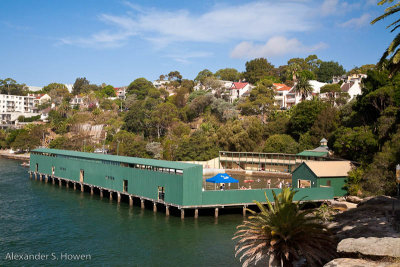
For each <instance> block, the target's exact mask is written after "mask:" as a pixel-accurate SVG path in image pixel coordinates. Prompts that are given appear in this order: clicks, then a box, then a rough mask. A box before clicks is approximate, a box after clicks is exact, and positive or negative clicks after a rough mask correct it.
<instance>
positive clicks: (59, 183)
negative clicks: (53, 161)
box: [58, 179, 62, 187]
mask: <svg viewBox="0 0 400 267" xmlns="http://www.w3.org/2000/svg"><path fill="white" fill-rule="evenodd" d="M58 186H59V187H61V186H62V181H61V179H58Z"/></svg>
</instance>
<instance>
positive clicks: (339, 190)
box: [317, 177, 347, 197]
mask: <svg viewBox="0 0 400 267" xmlns="http://www.w3.org/2000/svg"><path fill="white" fill-rule="evenodd" d="M328 180H330V181H331V187H332V188H333V193H334V196H335V197H342V196H344V195H346V194H347V191H346V190H345V189H343V186H344V185H345V183H346V180H347V177H321V178H318V179H317V186H318V187H320V186H321V185H322V186H327V182H328Z"/></svg>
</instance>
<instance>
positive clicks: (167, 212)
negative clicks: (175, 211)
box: [165, 205, 169, 216]
mask: <svg viewBox="0 0 400 267" xmlns="http://www.w3.org/2000/svg"><path fill="white" fill-rule="evenodd" d="M165 216H169V206H168V205H165Z"/></svg>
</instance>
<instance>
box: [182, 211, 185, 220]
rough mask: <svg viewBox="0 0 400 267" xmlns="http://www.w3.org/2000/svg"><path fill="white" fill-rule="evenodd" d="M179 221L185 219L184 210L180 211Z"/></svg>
mask: <svg viewBox="0 0 400 267" xmlns="http://www.w3.org/2000/svg"><path fill="white" fill-rule="evenodd" d="M181 219H182V220H183V219H185V210H184V209H181Z"/></svg>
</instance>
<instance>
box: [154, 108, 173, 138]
mask: <svg viewBox="0 0 400 267" xmlns="http://www.w3.org/2000/svg"><path fill="white" fill-rule="evenodd" d="M177 116H178V110H177V108H176V107H175V106H174V105H173V104H171V103H161V104H158V105H157V106H156V108H155V110H154V111H153V112H152V113H151V118H150V120H151V122H150V123H151V124H152V125H153V127H154V129H155V131H156V133H157V138H158V139H159V138H160V137H161V136H163V135H165V133H166V132H167V130H168V128H169V127H170V126H171V125H172V123H173V121H174V120H175V119H177Z"/></svg>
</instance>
